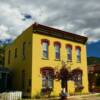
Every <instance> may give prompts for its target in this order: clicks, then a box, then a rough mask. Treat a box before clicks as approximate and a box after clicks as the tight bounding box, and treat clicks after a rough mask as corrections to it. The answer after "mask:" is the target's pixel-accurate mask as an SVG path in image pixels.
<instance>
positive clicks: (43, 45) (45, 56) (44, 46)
mask: <svg viewBox="0 0 100 100" xmlns="http://www.w3.org/2000/svg"><path fill="white" fill-rule="evenodd" d="M42 49H43V51H42V52H43V58H48V43H46V42H44V43H43V44H42Z"/></svg>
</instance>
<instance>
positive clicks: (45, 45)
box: [43, 42, 48, 51]
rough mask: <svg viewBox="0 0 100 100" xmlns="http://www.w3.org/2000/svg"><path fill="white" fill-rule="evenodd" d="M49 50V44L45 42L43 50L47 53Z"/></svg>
mask: <svg viewBox="0 0 100 100" xmlns="http://www.w3.org/2000/svg"><path fill="white" fill-rule="evenodd" d="M47 49H48V43H46V42H44V43H43V50H45V51H47Z"/></svg>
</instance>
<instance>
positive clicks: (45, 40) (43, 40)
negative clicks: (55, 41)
mask: <svg viewBox="0 0 100 100" xmlns="http://www.w3.org/2000/svg"><path fill="white" fill-rule="evenodd" d="M43 42H47V43H48V45H50V41H49V40H48V39H41V44H42V43H43Z"/></svg>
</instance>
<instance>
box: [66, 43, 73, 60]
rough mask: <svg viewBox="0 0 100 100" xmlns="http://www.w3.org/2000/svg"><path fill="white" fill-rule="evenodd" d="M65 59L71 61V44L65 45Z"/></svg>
mask: <svg viewBox="0 0 100 100" xmlns="http://www.w3.org/2000/svg"><path fill="white" fill-rule="evenodd" d="M67 60H68V61H72V46H71V45H67Z"/></svg>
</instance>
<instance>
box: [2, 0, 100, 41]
mask: <svg viewBox="0 0 100 100" xmlns="http://www.w3.org/2000/svg"><path fill="white" fill-rule="evenodd" d="M99 4H100V0H88V1H87V0H62V1H61V0H20V1H18V0H2V1H0V14H1V15H0V35H1V36H0V39H6V38H15V37H16V36H18V35H19V34H20V33H21V32H22V31H23V30H24V29H25V28H27V27H28V26H29V25H31V24H32V23H34V22H35V21H36V22H38V23H41V24H45V25H48V26H53V27H56V28H59V29H62V30H65V31H70V32H74V33H77V34H80V35H86V36H88V37H89V43H91V42H97V41H99V40H100V23H99V21H100V6H99ZM25 14H28V15H30V16H32V18H31V19H26V18H25Z"/></svg>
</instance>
